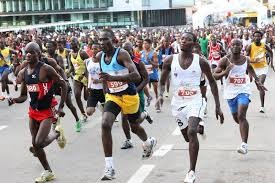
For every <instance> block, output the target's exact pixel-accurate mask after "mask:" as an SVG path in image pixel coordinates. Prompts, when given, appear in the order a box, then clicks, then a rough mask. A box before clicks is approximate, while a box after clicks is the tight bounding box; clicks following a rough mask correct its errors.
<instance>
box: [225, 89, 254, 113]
mask: <svg viewBox="0 0 275 183" xmlns="http://www.w3.org/2000/svg"><path fill="white" fill-rule="evenodd" d="M227 102H228V105H229V108H230V111H231V113H236V112H238V106H239V105H248V104H249V103H250V99H249V94H247V93H241V94H239V95H237V96H236V97H235V98H233V99H228V100H227Z"/></svg>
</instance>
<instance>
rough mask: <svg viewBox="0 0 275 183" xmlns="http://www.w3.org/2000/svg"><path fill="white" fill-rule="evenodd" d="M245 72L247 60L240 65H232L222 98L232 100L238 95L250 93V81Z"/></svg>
mask: <svg viewBox="0 0 275 183" xmlns="http://www.w3.org/2000/svg"><path fill="white" fill-rule="evenodd" d="M246 71H247V60H246V61H245V63H244V64H242V65H234V66H233V68H232V69H231V71H230V72H229V74H228V76H227V78H226V81H225V87H224V98H225V99H233V98H235V97H236V96H237V95H238V94H241V93H246V94H251V92H250V81H249V77H248V75H247V74H246Z"/></svg>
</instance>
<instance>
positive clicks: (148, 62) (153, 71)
mask: <svg viewBox="0 0 275 183" xmlns="http://www.w3.org/2000/svg"><path fill="white" fill-rule="evenodd" d="M141 61H142V62H143V63H144V64H145V68H146V70H147V72H148V74H149V78H150V84H151V85H153V89H154V93H155V97H156V99H158V81H159V75H158V56H157V53H156V52H155V51H154V50H153V49H152V41H151V40H150V39H145V40H144V41H143V51H142V52H141ZM144 93H145V94H146V96H147V105H146V107H149V106H150V103H151V100H152V99H153V97H152V96H151V95H150V92H149V87H148V85H147V86H146V87H145V88H144ZM156 110H158V111H159V110H160V106H159V105H158V106H156Z"/></svg>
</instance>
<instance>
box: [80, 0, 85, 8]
mask: <svg viewBox="0 0 275 183" xmlns="http://www.w3.org/2000/svg"><path fill="white" fill-rule="evenodd" d="M79 2H80V9H85V8H86V4H85V0H79Z"/></svg>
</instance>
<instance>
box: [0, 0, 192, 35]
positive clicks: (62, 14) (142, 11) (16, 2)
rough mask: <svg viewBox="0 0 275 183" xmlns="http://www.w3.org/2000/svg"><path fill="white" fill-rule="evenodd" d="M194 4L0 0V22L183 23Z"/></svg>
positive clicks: (187, 0)
mask: <svg viewBox="0 0 275 183" xmlns="http://www.w3.org/2000/svg"><path fill="white" fill-rule="evenodd" d="M193 5H194V0H184V1H182V0H161V3H160V1H159V0H1V1H0V26H1V29H2V31H3V30H4V29H5V30H9V29H16V28H18V29H22V28H29V27H48V26H55V27H57V28H59V29H63V28H65V27H66V26H77V27H87V28H91V27H102V26H112V27H125V26H133V25H136V26H146V27H148V26H149V27H151V26H171V25H184V24H186V16H187V15H186V14H188V16H191V15H192V6H193ZM190 9H191V15H190Z"/></svg>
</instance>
